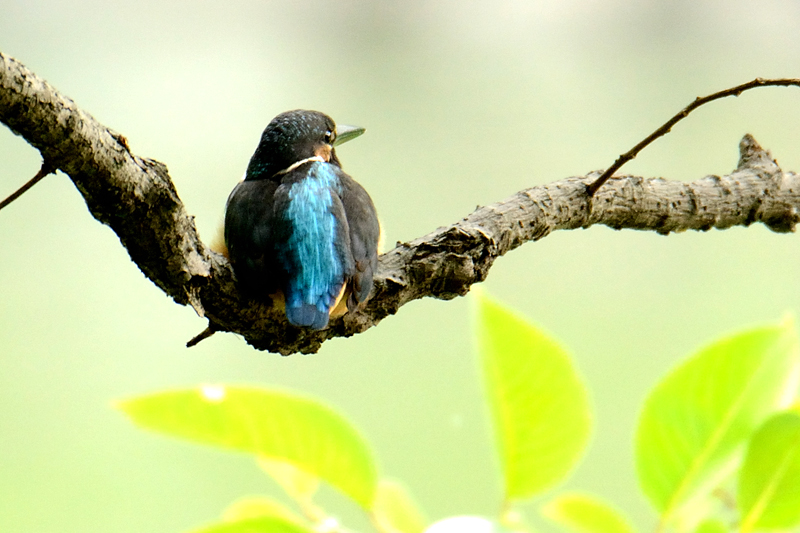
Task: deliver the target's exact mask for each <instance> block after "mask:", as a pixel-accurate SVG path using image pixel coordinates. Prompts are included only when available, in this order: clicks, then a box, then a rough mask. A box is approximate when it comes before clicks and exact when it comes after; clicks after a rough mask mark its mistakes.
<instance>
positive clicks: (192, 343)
mask: <svg viewBox="0 0 800 533" xmlns="http://www.w3.org/2000/svg"><path fill="white" fill-rule="evenodd" d="M216 332H217V330H216V329H214V328H212V327H211V326H210V325H209V326H208V327H207V328H206V329H204V330H203V331H201V332H200V333H198V334H197V335H195V336H194V337H192V338H191V340H190V341H189V342H187V343H186V347H187V348H191V347H192V346H195V345H197V344H199V343H200V342H201V341H204V340H206V339H207V338H209V337H210V336H212V335H213V334H214V333H216Z"/></svg>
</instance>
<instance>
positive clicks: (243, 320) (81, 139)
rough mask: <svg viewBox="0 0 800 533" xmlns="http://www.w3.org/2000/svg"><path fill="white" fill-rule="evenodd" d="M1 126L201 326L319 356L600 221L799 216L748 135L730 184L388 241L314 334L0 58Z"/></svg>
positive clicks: (523, 211)
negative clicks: (63, 179) (372, 268)
mask: <svg viewBox="0 0 800 533" xmlns="http://www.w3.org/2000/svg"><path fill="white" fill-rule="evenodd" d="M0 121H1V122H3V123H4V124H6V125H7V126H8V127H9V128H10V129H11V130H12V131H13V132H14V133H16V134H18V135H21V136H22V137H24V138H25V139H26V140H27V141H28V142H29V143H30V144H31V145H32V146H34V147H35V148H37V149H38V150H39V151H40V152H41V154H42V157H43V159H44V161H45V162H46V163H47V165H48V166H49V167H52V168H57V169H59V170H61V171H62V172H64V173H66V174H67V175H68V176H69V177H70V179H72V181H73V182H74V183H75V186H76V187H77V188H78V190H79V191H80V192H81V194H82V195H83V197H84V199H85V200H86V205H87V206H88V208H89V211H90V212H91V213H92V215H93V216H94V217H95V218H96V219H97V220H99V221H100V222H102V223H103V224H106V225H108V226H109V227H111V229H112V230H113V231H114V232H115V233H116V234H117V235H118V236H119V239H120V241H121V242H122V245H123V246H124V247H125V248H126V249H127V250H128V253H129V254H130V257H131V259H132V260H133V261H134V262H135V263H136V264H137V265H138V266H139V268H140V269H141V270H142V272H144V274H145V275H146V276H147V277H148V278H150V279H151V280H152V281H153V282H154V283H155V284H156V285H157V286H158V287H160V288H161V289H162V290H163V291H164V292H165V293H166V294H167V295H169V296H170V297H172V298H173V299H174V300H175V301H176V302H178V303H180V304H184V305H191V306H192V307H193V308H194V309H195V311H196V312H197V313H198V314H199V315H200V316H205V317H206V318H208V320H209V328H210V330H212V331H230V332H234V333H238V334H240V335H242V336H243V337H244V338H245V339H246V340H247V342H248V343H250V344H251V345H253V346H254V347H256V348H258V349H264V350H270V351H273V352H279V353H282V354H291V353H295V352H303V353H311V352H315V351H317V350H318V349H319V347H320V346H321V344H322V343H323V342H324V341H325V340H327V339H329V338H333V337H342V336H344V337H347V336H351V335H354V334H356V333H360V332H362V331H365V330H366V329H368V328H370V327H372V326H374V325H376V324H377V323H378V322H380V321H381V320H382V319H384V318H385V317H387V316H388V315H392V314H394V313H396V312H397V311H398V310H399V309H400V307H402V306H403V305H404V304H406V303H408V302H410V301H412V300H416V299H418V298H423V297H434V298H439V299H444V300H447V299H451V298H454V297H456V296H460V295H464V294H466V293H467V292H468V291H469V288H470V286H471V285H472V284H473V283H477V282H480V281H483V280H484V279H486V276H487V274H488V272H489V269H490V268H491V266H492V264H493V263H494V260H495V259H497V258H498V257H500V256H501V255H503V254H505V253H506V252H508V251H510V250H513V249H514V248H516V247H518V246H520V245H521V244H523V243H525V242H528V241H535V240H538V239H541V238H542V237H544V236H546V235H548V234H549V233H551V232H552V231H556V230H560V229H576V228H588V227H590V226H592V225H595V224H603V225H606V226H609V227H611V228H614V229H623V228H629V229H639V230H648V231H656V232H658V233H661V234H668V233H670V232H673V231H684V230H687V229H693V230H703V231H705V230H708V229H710V228H717V229H725V228H729V227H731V226H735V225H742V226H748V225H750V224H752V223H754V222H761V223H764V224H765V225H766V226H767V227H769V228H770V229H772V230H773V231H778V232H788V231H793V230H794V227H795V225H796V224H797V222H798V210H800V176H798V175H797V174H794V173H791V172H787V173H784V172H782V171H781V169H780V168H779V167H778V165H777V163H776V162H775V160H774V159H772V157H771V156H770V155H769V153H768V152H766V151H764V150H763V149H762V148H761V147H760V146H759V145H758V143H756V141H755V140H754V139H753V138H752V137H750V136H749V135H746V136H745V137H744V139H742V141H741V143H740V152H741V158H740V160H739V165H738V167H737V168H736V170H734V171H733V172H732V173H731V174H730V175H727V176H722V177H718V176H709V177H705V178H703V179H700V180H697V181H694V182H691V183H682V182H673V181H667V180H663V179H658V178H656V179H644V178H640V177H633V176H624V177H619V178H613V179H611V180H610V181H609V182H608V183H607V184H606V186H605V187H603V189H602V190H600V191H598V192H597V194H596V195H595V196H594V197H593V198H591V197H590V196H589V195H588V194H587V187H588V185H589V184H590V183H592V182H594V181H595V180H596V179H597V178H598V176H599V175H600V173H599V172H597V173H591V174H589V175H587V176H581V177H573V178H568V179H565V180H562V181H557V182H554V183H550V184H548V185H544V186H541V187H532V188H530V189H526V190H524V191H520V192H518V193H517V194H515V195H513V196H511V197H510V198H507V199H505V200H503V201H500V202H497V203H495V204H492V205H489V206H486V207H481V208H478V209H476V210H475V211H474V212H473V213H472V214H470V215H469V216H467V217H465V218H463V219H462V220H460V221H459V222H456V223H455V224H452V225H450V226H447V227H443V228H439V229H437V230H436V231H434V232H433V233H430V234H428V235H426V236H424V237H421V238H419V239H416V240H414V241H411V242H407V243H398V245H397V247H396V248H395V249H394V250H391V251H390V252H388V253H385V254H383V255H382V256H381V257H380V262H379V267H378V273H377V276H376V280H375V290H374V293H373V297H372V298H371V299H370V300H369V302H368V303H367V305H366V307H365V308H364V309H362V310H361V311H360V312H357V313H351V314H348V315H346V316H344V317H342V318H341V319H336V320H333V321H332V322H331V326H330V327H329V328H328V329H326V330H323V331H319V332H313V331H306V330H301V329H298V328H294V327H291V326H289V325H288V323H287V322H286V319H285V318H284V316H283V313H282V312H281V311H279V310H278V309H275V308H272V307H270V306H265V305H261V304H258V303H253V302H249V301H242V300H241V299H240V297H239V294H238V293H237V291H236V287H235V285H234V280H233V273H232V271H231V268H230V265H229V264H228V262H227V260H225V258H224V257H222V256H220V255H218V254H216V253H214V252H212V251H210V250H209V249H208V248H207V247H206V246H205V245H204V244H203V243H202V242H201V241H200V239H199V237H198V235H197V231H196V229H195V226H194V221H193V219H192V217H190V216H189V215H187V213H186V211H185V209H184V207H183V204H182V203H181V201H180V198H179V197H178V194H177V191H176V190H175V187H174V185H173V184H172V181H171V180H170V178H169V175H168V173H167V168H166V166H164V165H163V164H161V163H159V162H157V161H153V160H151V159H144V158H141V157H138V156H136V155H134V154H132V153H131V152H130V149H129V148H128V145H127V142H126V141H125V138H124V137H122V136H121V135H119V134H118V133H115V132H114V131H112V130H110V129H109V128H107V127H105V126H103V125H102V124H100V123H98V122H97V121H96V120H95V119H94V118H92V117H91V116H90V115H88V114H87V113H85V112H83V111H81V110H80V109H79V108H78V107H77V106H76V105H75V103H74V102H73V101H72V100H70V99H68V98H66V97H64V96H62V95H61V94H59V93H58V91H56V90H55V89H54V88H53V87H51V86H50V85H49V84H47V82H45V81H44V80H42V79H40V78H39V77H37V76H36V75H35V74H34V73H32V72H31V71H30V70H28V69H27V68H25V67H24V66H23V65H22V64H21V63H19V62H18V61H16V60H14V59H12V58H10V57H8V56H5V55H3V54H1V53H0Z"/></svg>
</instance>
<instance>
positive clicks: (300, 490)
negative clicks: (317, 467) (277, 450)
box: [258, 457, 319, 502]
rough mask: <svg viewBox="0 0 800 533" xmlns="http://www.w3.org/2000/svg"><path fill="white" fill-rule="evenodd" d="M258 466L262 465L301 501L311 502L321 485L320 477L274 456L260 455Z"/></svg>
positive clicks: (263, 468)
mask: <svg viewBox="0 0 800 533" xmlns="http://www.w3.org/2000/svg"><path fill="white" fill-rule="evenodd" d="M258 466H260V467H261V469H262V470H264V471H265V472H266V473H267V474H269V475H270V476H271V477H272V479H274V480H275V481H276V482H277V483H278V485H280V486H281V488H283V490H285V491H286V494H288V495H289V496H291V497H292V498H293V499H295V500H297V501H299V502H309V501H311V498H313V497H314V494H315V493H316V492H317V488H318V487H319V478H317V477H316V476H314V475H312V474H309V473H308V472H305V471H303V470H301V469H300V468H298V467H296V466H295V465H293V464H292V463H287V462H286V461H282V460H280V459H275V458H272V457H259V458H258Z"/></svg>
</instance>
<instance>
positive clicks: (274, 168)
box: [224, 109, 380, 330]
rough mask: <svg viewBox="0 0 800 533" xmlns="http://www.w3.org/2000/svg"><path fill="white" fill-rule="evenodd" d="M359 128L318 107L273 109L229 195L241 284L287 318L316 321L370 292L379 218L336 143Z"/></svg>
mask: <svg viewBox="0 0 800 533" xmlns="http://www.w3.org/2000/svg"><path fill="white" fill-rule="evenodd" d="M364 131H365V130H364V128H359V127H355V126H345V125H343V124H340V125H339V126H337V125H336V123H334V121H333V120H332V119H331V118H330V117H329V116H328V115H325V114H324V113H320V112H319V111H307V110H301V109H298V110H294V111H287V112H285V113H281V114H280V115H278V116H277V117H275V118H274V119H272V121H271V122H270V123H269V125H267V127H266V129H265V130H264V132H263V134H262V135H261V140H260V142H259V144H258V147H257V148H256V151H255V153H254V154H253V156H252V158H251V159H250V163H249V164H248V166H247V171H246V173H245V177H244V180H243V181H242V182H240V183H239V184H238V185H237V186H236V187H235V188H234V189H233V191H232V192H231V194H230V196H229V197H228V202H227V204H226V207H225V227H224V239H225V246H226V248H227V255H228V258H229V260H230V262H231V265H232V267H233V272H234V275H235V277H236V282H237V286H238V289H239V292H240V293H241V294H242V295H243V296H245V297H248V298H251V299H253V300H256V301H261V302H269V301H273V302H281V301H282V302H283V305H284V310H285V313H286V318H287V320H288V321H289V323H291V324H292V325H294V326H298V327H303V328H310V329H313V330H320V329H324V328H326V327H327V326H328V321H329V319H330V317H331V316H339V315H341V314H344V313H346V312H348V311H352V310H354V309H357V308H358V307H360V306H361V305H363V304H364V302H366V301H367V299H368V298H369V296H370V292H371V290H372V278H373V275H374V274H375V271H376V269H377V266H378V241H379V239H380V224H379V223H378V216H377V214H376V211H375V206H374V204H373V203H372V199H371V198H370V196H369V194H367V191H366V190H365V189H364V188H363V187H362V186H361V185H359V184H358V183H357V182H356V181H355V180H354V179H353V178H351V177H350V176H348V175H347V174H345V173H344V171H343V170H342V164H341V163H340V161H339V158H338V157H337V156H336V150H335V147H337V146H339V145H341V144H343V143H345V142H347V141H349V140H351V139H354V138H356V137H358V136H359V135H361V134H362V133H364Z"/></svg>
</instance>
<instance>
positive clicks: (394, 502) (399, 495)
mask: <svg viewBox="0 0 800 533" xmlns="http://www.w3.org/2000/svg"><path fill="white" fill-rule="evenodd" d="M372 513H373V515H374V517H375V521H376V522H377V524H378V526H379V529H380V531H382V532H383V533H391V532H398V533H421V532H422V531H423V530H424V529H425V525H426V524H427V523H428V520H427V519H426V518H425V516H424V515H423V513H422V511H421V510H420V508H419V506H418V505H417V502H415V501H414V498H413V497H412V496H411V494H410V493H409V492H408V489H406V487H405V486H404V485H403V484H401V483H399V482H397V481H394V480H390V479H382V480H381V481H380V482H379V483H378V492H377V494H376V495H375V501H374V502H373V504H372Z"/></svg>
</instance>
